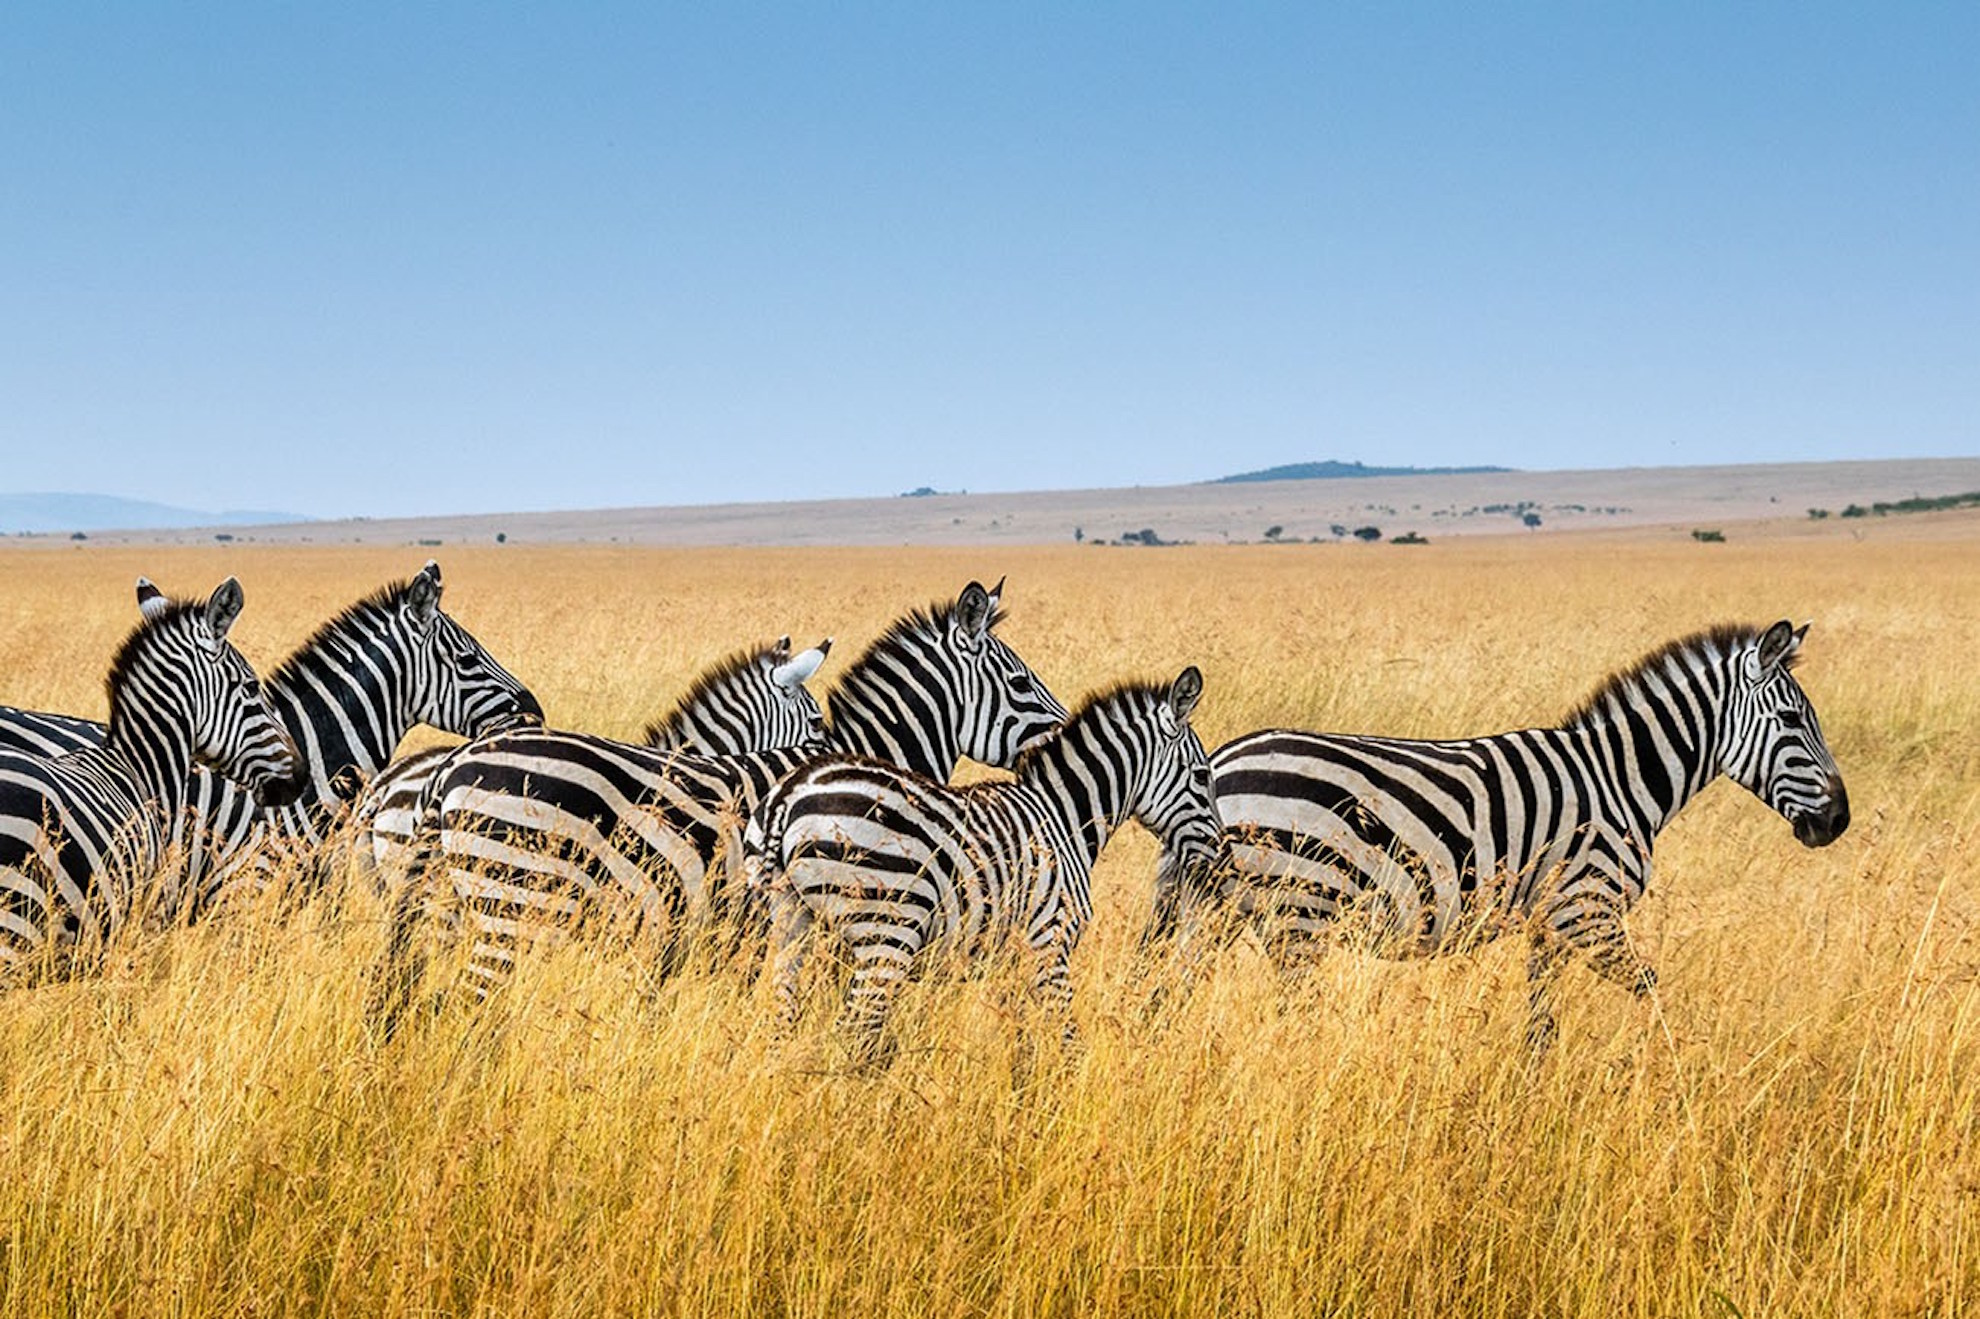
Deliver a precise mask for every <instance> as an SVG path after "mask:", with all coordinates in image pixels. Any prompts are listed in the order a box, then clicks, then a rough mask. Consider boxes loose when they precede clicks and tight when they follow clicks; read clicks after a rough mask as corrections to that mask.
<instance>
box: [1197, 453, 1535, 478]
mask: <svg viewBox="0 0 1980 1319" xmlns="http://www.w3.org/2000/svg"><path fill="white" fill-rule="evenodd" d="M1512 470H1513V469H1512V468H1510V467H1364V466H1362V465H1361V464H1360V463H1344V462H1340V461H1338V460H1336V459H1333V458H1329V459H1328V460H1327V461H1326V462H1323V463H1283V464H1281V465H1280V466H1278V467H1267V468H1265V469H1264V470H1262V471H1257V472H1239V473H1238V474H1237V475H1236V476H1220V477H1218V478H1217V479H1216V480H1214V481H1212V482H1210V484H1211V485H1229V484H1231V483H1232V482H1235V481H1327V480H1332V479H1333V478H1335V477H1340V476H1472V475H1475V474H1477V473H1479V472H1510V471H1512Z"/></svg>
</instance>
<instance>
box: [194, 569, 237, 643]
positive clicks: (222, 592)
mask: <svg viewBox="0 0 1980 1319" xmlns="http://www.w3.org/2000/svg"><path fill="white" fill-rule="evenodd" d="M246 603H247V599H246V597H245V596H244V595H243V594H242V593H241V584H240V583H239V582H238V581H235V580H234V579H233V578H232V577H229V578H228V579H227V580H226V581H224V582H222V583H220V585H218V586H216V587H214V588H213V594H212V595H210V596H208V597H207V598H206V608H205V611H204V613H205V617H206V630H207V631H208V632H211V633H212V634H213V639H214V641H216V642H220V641H225V640H226V639H227V631H228V629H229V628H231V627H233V626H234V620H235V619H237V618H239V617H240V616H241V606H242V605H244V604H246Z"/></svg>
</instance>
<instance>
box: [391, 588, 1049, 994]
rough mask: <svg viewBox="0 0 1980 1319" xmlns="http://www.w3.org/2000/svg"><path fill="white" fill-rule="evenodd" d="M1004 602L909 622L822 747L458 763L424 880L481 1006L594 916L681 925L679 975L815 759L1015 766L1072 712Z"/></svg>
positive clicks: (492, 743)
mask: <svg viewBox="0 0 1980 1319" xmlns="http://www.w3.org/2000/svg"><path fill="white" fill-rule="evenodd" d="M1001 587H1002V583H999V589H998V591H997V592H990V591H985V590H984V589H983V587H982V586H980V585H978V584H977V583H975V582H971V583H970V584H969V586H968V587H966V588H965V589H964V591H963V592H962V594H961V596H959V597H958V599H957V600H956V602H955V604H954V605H953V606H951V607H946V608H940V609H937V610H933V611H928V612H916V613H914V614H911V615H909V616H908V617H906V618H904V619H902V620H900V621H898V622H896V623H895V624H894V626H893V627H892V628H891V629H889V631H888V632H887V634H886V635H885V636H883V637H882V638H881V639H880V640H879V641H877V642H875V643H874V644H873V646H871V647H870V648H869V649H868V650H867V652H866V653H865V654H864V655H863V656H861V657H860V659H859V660H858V661H856V662H855V663H854V664H853V665H852V666H851V667H850V668H849V669H848V670H847V672H846V674H845V675H844V676H843V677H842V678H841V680H840V682H839V684H838V685H837V686H836V687H835V688H834V690H833V691H832V693H831V696H830V698H829V700H828V705H829V708H830V712H831V717H830V721H829V732H828V739H829V740H828V741H827V742H825V743H819V742H807V743H806V744H804V745H802V746H799V747H786V748H781V749H775V750H769V751H759V752H755V753H752V754H749V755H740V756H721V757H702V756H695V755H690V754H687V753H682V752H669V751H662V750H657V749H654V748H645V747H635V746H631V745H629V744H626V743H619V742H613V741H611V740H610V739H606V738H598V737H588V736H585V735H582V734H575V733H549V732H535V733H516V734H505V735H502V736H500V737H496V738H492V739H486V740H484V741H483V742H481V743H480V744H478V745H476V746H475V747H473V748H471V749H469V750H467V751H464V752H463V753H462V754H460V755H458V756H456V757H454V758H452V759H450V760H449V761H447V762H446V764H445V765H444V766H443V767H442V769H441V771H440V772H439V773H438V774H436V775H435V777H434V779H433V781H432V784H431V786H430V787H429V788H428V790H427V793H426V796H425V798H424V802H423V807H422V821H421V833H422V842H421V853H422V856H421V860H420V862H419V863H418V865H417V866H416V867H415V869H416V871H417V872H419V875H420V876H421V877H423V876H424V875H426V874H429V873H435V872H438V873H443V874H444V875H445V876H446V880H447V884H448V888H449V889H450V891H451V892H452V894H453V895H454V896H455V897H456V899H457V900H459V901H460V902H461V903H462V904H463V905H465V907H466V908H467V910H468V911H469V913H470V914H471V917H472V919H473V922H474V924H475V927H476V935H477V938H476V942H475V946H474V949H473V952H472V955H471V958H470V965H469V976H470V984H471V985H473V986H474V988H475V990H476V992H477V993H485V992H486V991H487V989H488V988H489V987H490V986H492V985H494V984H496V983H498V982H499V981H501V980H502V979H504V978H505V977H506V976H507V974H508V973H509V970H510V968H511V966H512V965H513V962H514V958H515V952H516V947H517V945H518V944H519V943H520V942H523V941H526V940H530V939H534V938H537V937H540V936H542V935H547V934H550V933H552V932H553V931H555V930H556V929H558V928H559V927H560V926H562V925H564V924H567V923H568V922H569V921H570V920H571V919H572V918H573V916H574V915H575V914H576V913H578V912H581V911H585V910H587V909H589V908H591V907H593V906H594V904H602V909H603V910H605V911H612V912H629V913H634V914H635V915H636V917H637V918H638V919H641V920H644V919H646V918H649V917H652V916H655V915H660V914H663V913H664V914H666V915H668V916H669V917H672V918H676V919H678V920H681V921H684V922H685V930H683V929H682V928H680V927H679V926H676V927H675V928H672V929H669V930H668V931H667V933H666V936H665V937H666V939H667V944H666V948H665V952H664V954H663V957H662V961H661V968H662V970H663V971H664V970H665V969H667V968H669V967H671V966H672V965H673V964H674V963H675V962H676V961H678V958H679V956H680V955H681V952H682V948H683V942H684V941H683V940H682V939H681V938H680V937H679V935H680V934H682V933H684V932H692V931H695V930H705V929H707V928H708V926H707V923H708V922H711V921H720V920H722V919H724V918H726V917H728V916H730V915H733V914H734V913H736V912H737V911H738V910H739V908H740V897H741V886H740V885H739V884H737V883H736V882H735V880H734V878H733V875H732V871H733V870H735V869H737V868H739V863H740V858H741V850H742V849H741V844H740V836H739V835H740V829H741V825H742V822H743V821H744V819H746V818H747V816H748V815H749V814H750V812H752V811H753V810H754V809H755V806H756V803H757V801H758V800H759V799H760V797H761V796H762V794H763V793H764V792H766V791H767V790H768V789H769V788H770V787H771V786H772V785H773V784H775V783H776V782H777V781H778V779H780V778H781V777H783V776H784V775H786V774H788V773H789V772H790V771H791V770H793V769H795V768H797V767H798V766H799V765H801V764H805V763H808V762H809V761H811V760H814V759H816V758H818V757H819V756H820V755H823V754H826V753H828V752H830V751H834V750H840V751H850V752H853V753H856V754H863V755H872V756H882V757H888V758H898V759H899V760H900V761H903V762H905V763H907V764H908V765H909V766H910V767H912V768H914V769H916V770H918V771H919V772H922V773H926V774H930V775H939V776H941V777H943V778H946V777H947V776H948V775H949V774H951V773H953V772H954V770H955V766H956V764H957V763H958V762H959V761H960V760H961V758H962V757H963V756H964V755H969V756H972V757H974V758H976V759H978V760H982V761H985V762H986V763H990V764H996V765H1009V764H1011V763H1012V762H1014V761H1015V760H1016V759H1017V757H1018V754H1019V753H1020V752H1021V751H1022V750H1023V749H1024V748H1025V747H1026V746H1028V745H1030V744H1031V743H1032V742H1035V741H1036V740H1038V739H1039V738H1041V737H1044V736H1047V735H1049V734H1050V733H1051V731H1052V730H1054V729H1056V728H1057V727H1058V726H1059V724H1060V723H1061V721H1063V719H1064V718H1065V709H1064V707H1063V706H1061V705H1060V704H1059V703H1058V702H1057V700H1056V699H1054V698H1053V697H1052V695H1051V693H1050V692H1049V691H1047V690H1046V688H1045V686H1044V684H1043V683H1041V682H1039V681H1038V679H1037V677H1036V675H1034V674H1033V673H1032V672H1031V670H1030V669H1029V668H1028V667H1026V666H1025V664H1024V662H1023V661H1022V660H1020V659H1019V658H1018V657H1017V655H1016V654H1015V652H1013V651H1012V650H1011V649H1010V648H1009V647H1008V646H1007V645H1005V644H1004V643H1003V641H1002V640H1001V639H999V638H998V637H996V636H995V635H994V634H993V632H992V629H993V627H994V626H995V625H996V622H997V620H998V618H999V617H1000V615H999V613H998V603H999V598H1000V592H1001ZM510 839H513V840H514V845H510V842H509V840H510ZM718 862H720V863H721V864H718ZM436 877H437V876H436ZM416 886H417V885H409V886H408V897H407V899H406V900H405V901H402V903H401V904H400V910H401V912H402V913H405V912H407V911H408V910H409V907H410V903H411V899H410V891H411V889H412V888H414V887H416ZM410 919H411V918H410V916H409V915H406V916H402V919H400V920H397V921H395V922H394V927H395V928H394V934H393V938H392V940H391V943H390V945H389V946H388V955H387V966H388V973H387V980H388V981H389V982H390V983H391V985H392V986H394V987H393V988H392V989H390V990H389V991H388V992H389V993H390V994H391V995H392V996H393V999H394V1001H395V1002H402V1001H403V991H404V990H405V989H407V988H409V985H408V983H407V976H406V972H405V970H404V967H405V963H406V959H407V957H408V956H409V953H408V951H407V944H408V940H409V935H410V931H409V929H408V927H407V921H409V920H410ZM732 933H733V931H732ZM393 1015H394V1014H393V1012H392V1010H391V1009H388V1010H387V1020H388V1028H389V1022H390V1020H391V1018H392V1016H393Z"/></svg>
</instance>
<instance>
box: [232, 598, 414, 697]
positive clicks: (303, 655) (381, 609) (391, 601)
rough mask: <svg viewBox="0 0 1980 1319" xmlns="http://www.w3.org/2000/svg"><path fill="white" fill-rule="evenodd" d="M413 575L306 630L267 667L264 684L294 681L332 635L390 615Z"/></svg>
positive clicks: (274, 684) (273, 684) (268, 685)
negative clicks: (305, 636)
mask: <svg viewBox="0 0 1980 1319" xmlns="http://www.w3.org/2000/svg"><path fill="white" fill-rule="evenodd" d="M412 584H413V579H412V578H410V577H407V578H404V579H402V580H400V581H396V582H387V583H386V584H385V585H383V586H381V587H379V588H378V589H377V590H375V591H373V592H372V593H371V594H370V595H367V596H365V597H364V599H362V600H359V601H357V602H356V603H355V604H352V605H349V606H347V607H346V608H344V609H343V610H341V611H339V613H338V614H337V616H336V617H335V618H333V619H331V620H330V621H329V622H327V623H325V624H323V625H322V626H320V627H318V628H317V629H316V631H314V632H312V633H310V634H309V639H308V640H307V641H305V642H303V643H302V644H301V645H300V646H297V647H296V648H295V649H294V650H293V651H291V652H290V653H289V656H288V658H287V659H285V660H283V661H282V662H281V663H280V664H277V665H276V666H275V667H274V668H273V669H271V670H270V671H269V674H268V677H267V679H266V680H265V681H264V683H263V686H266V687H269V688H274V687H277V686H284V685H287V684H288V683H290V682H292V681H294V680H295V679H296V678H297V677H298V676H299V675H300V673H301V670H302V667H303V663H304V661H305V660H306V659H307V658H308V657H309V656H311V655H313V654H315V653H316V652H317V651H318V650H319V649H321V648H322V646H323V644H324V643H325V642H327V641H329V640H330V639H331V638H332V637H336V636H341V635H343V634H344V633H345V632H347V631H349V630H350V629H351V628H352V627H353V626H354V625H356V624H359V623H363V622H367V621H369V620H371V619H373V618H390V617H391V616H392V613H393V612H394V611H395V610H396V609H397V608H398V606H399V603H400V602H401V601H402V600H403V599H404V598H405V594H406V592H407V591H409V590H411V589H412Z"/></svg>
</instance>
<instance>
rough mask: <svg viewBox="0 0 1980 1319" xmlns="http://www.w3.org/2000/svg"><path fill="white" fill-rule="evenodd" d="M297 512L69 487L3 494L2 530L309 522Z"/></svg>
mask: <svg viewBox="0 0 1980 1319" xmlns="http://www.w3.org/2000/svg"><path fill="white" fill-rule="evenodd" d="M308 520H309V519H307V518H305V517H303V516H301V515H300V514H297V513H275V512H269V511H266V510H263V509H228V510H226V511H224V512H220V513H208V512H205V511H203V510H201V509H197V508H178V507H176V506H174V505H172V504H155V503H152V502H151V501H150V500H148V499H123V498H120V497H119V496H116V495H84V494H70V493H66V492H53V493H39V494H36V493H30V494H18V495H5V494H0V533H5V534H8V535H12V534H14V533H15V532H22V531H28V532H41V533H46V532H61V531H158V530H166V529H169V528H175V527H222V526H267V525H271V524H274V523H278V522H307V521H308Z"/></svg>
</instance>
